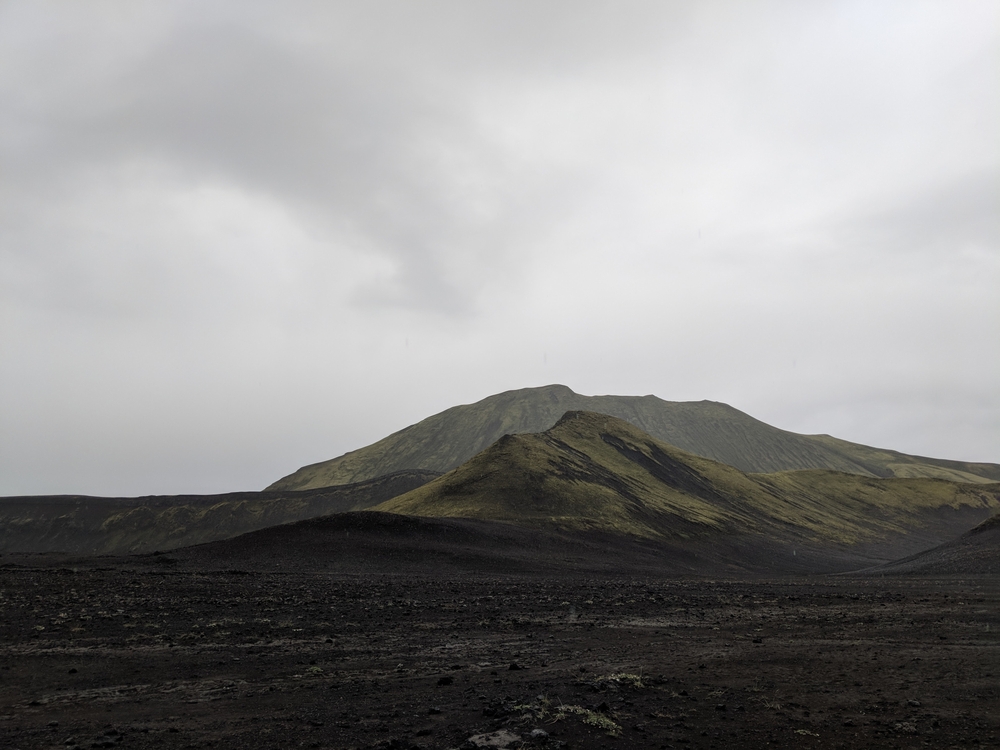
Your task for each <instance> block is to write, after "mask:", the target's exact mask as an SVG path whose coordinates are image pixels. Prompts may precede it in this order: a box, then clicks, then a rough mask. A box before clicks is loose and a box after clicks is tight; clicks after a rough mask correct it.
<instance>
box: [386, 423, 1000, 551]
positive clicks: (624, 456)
mask: <svg viewBox="0 0 1000 750" xmlns="http://www.w3.org/2000/svg"><path fill="white" fill-rule="evenodd" d="M998 507H1000V485H998V484H991V485H970V484H957V483H953V482H947V481H943V480H938V479H875V478H870V477H862V476H857V475H851V474H843V473H838V472H830V471H817V470H811V471H801V472H782V473H776V474H768V475H748V474H744V473H743V472H741V471H739V470H737V469H734V468H732V467H730V466H727V465H725V464H721V463H718V462H715V461H711V460H709V459H705V458H700V457H698V456H694V455H692V454H689V453H686V452H684V451H681V450H679V449H677V448H675V447H673V446H671V445H668V444H666V443H662V442H660V441H658V440H656V439H655V438H653V437H651V436H649V435H647V434H645V433H643V432H642V431H641V430H639V429H637V428H636V427H634V426H633V425H631V424H629V423H627V422H625V421H623V420H620V419H616V418H614V417H609V416H606V415H602V414H594V413H588V412H570V413H568V414H566V415H565V416H564V417H563V419H562V420H560V421H559V423H558V424H556V426H555V427H553V428H552V429H550V430H548V431H546V432H544V433H539V434H532V435H514V436H507V437H505V438H503V439H501V440H499V441H498V442H497V443H495V444H494V445H492V446H491V447H490V448H488V449H487V450H485V451H483V452H482V453H480V454H479V455H477V456H475V457H474V458H473V459H471V460H470V461H468V462H466V463H465V464H463V465H462V466H460V467H458V468H457V469H455V470H453V471H451V472H449V473H447V474H445V475H444V476H441V477H439V478H438V479H436V480H434V481H432V482H429V483H428V484H426V485H424V486H422V487H420V488H418V489H416V490H413V491H411V492H408V493H406V494H404V495H400V496H398V497H396V498H393V499H392V500H390V501H388V502H385V503H383V504H381V505H379V506H377V508H376V509H377V510H380V511H386V512H392V513H403V514H407V515H415V516H436V517H462V518H479V519H488V520H496V521H506V522H509V523H517V524H526V525H539V524H541V525H545V526H549V527H553V528H562V529H578V530H600V531H605V532H613V533H618V534H629V535H634V536H638V537H643V538H649V539H685V538H696V537H704V538H710V537H713V538H719V537H720V536H729V535H744V534H753V535H760V536H765V537H769V538H773V539H776V540H791V539H797V540H800V541H801V542H802V543H807V544H813V545H821V546H822V545H826V546H829V545H831V544H833V545H838V544H839V545H859V544H864V543H869V542H875V541H880V540H884V539H887V538H891V539H895V540H900V539H906V538H907V537H911V535H912V534H913V532H914V531H917V532H919V533H917V534H916V535H915V536H912V537H911V538H912V544H913V545H918V546H915V547H914V546H911V547H910V548H909V551H910V552H913V551H916V550H917V549H921V548H926V547H927V546H930V545H931V544H936V543H939V542H940V541H941V540H942V539H946V538H948V537H949V536H953V535H954V534H955V533H960V531H961V530H964V529H967V528H969V526H971V525H974V524H975V523H977V522H979V521H981V520H982V519H983V518H984V517H986V516H988V515H990V514H991V513H992V512H994V511H995V509H997V508H998ZM904 549H905V544H904ZM886 557H888V555H887V556H886ZM883 559H885V557H883Z"/></svg>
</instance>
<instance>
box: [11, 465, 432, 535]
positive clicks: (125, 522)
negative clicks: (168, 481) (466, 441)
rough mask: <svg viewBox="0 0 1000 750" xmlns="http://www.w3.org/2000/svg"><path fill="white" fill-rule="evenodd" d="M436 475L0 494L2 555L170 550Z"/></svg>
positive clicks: (354, 503)
mask: <svg viewBox="0 0 1000 750" xmlns="http://www.w3.org/2000/svg"><path fill="white" fill-rule="evenodd" d="M438 476H440V474H439V473H437V472H433V471H425V470H419V469H418V470H409V471H399V472H393V473H392V474H387V475H385V476H381V477H377V478H375V479H369V480H366V481H363V482H356V483H352V484H347V485H341V486H338V487H326V488H320V489H312V490H304V491H289V490H284V491H270V492H269V491H265V492H230V493H226V494H221V495H151V496H148V497H130V498H107V497H89V496H85V495H43V496H34V497H31V496H28V497H6V498H0V552H2V553H6V554H10V553H20V554H25V553H28V554H33V553H51V552H58V553H65V554H77V555H109V554H129V553H141V552H151V551H153V550H166V549H173V548H176V547H183V546H186V545H190V544H199V543H202V542H208V541H212V540H216V539H226V538H229V537H233V536H236V535H238V534H243V533H245V532H248V531H253V530H255V529H261V528H264V527H267V526H273V525H276V524H283V523H289V522H291V521H298V520H302V519H306V518H312V517H315V516H320V515H325V514H327V513H343V512H347V511H352V510H358V509H361V508H368V507H371V506H372V505H377V504H379V503H381V502H384V501H386V500H389V499H391V498H393V497H395V496H396V495H399V494H402V493H404V492H408V491H409V490H412V489H415V488H416V487H419V486H420V485H422V484H424V483H426V482H428V481H430V480H431V479H434V478H436V477H438Z"/></svg>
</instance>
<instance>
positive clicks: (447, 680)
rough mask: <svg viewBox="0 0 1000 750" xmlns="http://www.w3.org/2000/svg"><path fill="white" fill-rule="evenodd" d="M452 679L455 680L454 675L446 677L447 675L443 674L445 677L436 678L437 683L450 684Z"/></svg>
mask: <svg viewBox="0 0 1000 750" xmlns="http://www.w3.org/2000/svg"><path fill="white" fill-rule="evenodd" d="M454 681H455V678H454V677H448V676H445V677H441V678H440V679H439V680H438V685H450V684H452V683H453V682H454Z"/></svg>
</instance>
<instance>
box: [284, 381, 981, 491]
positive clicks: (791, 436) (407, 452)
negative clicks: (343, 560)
mask: <svg viewBox="0 0 1000 750" xmlns="http://www.w3.org/2000/svg"><path fill="white" fill-rule="evenodd" d="M579 410H582V411H590V412H597V413H601V414H608V415H611V416H614V417H618V418H619V419H624V420H625V421H627V422H629V423H630V424H632V425H635V426H636V427H638V428H639V429H641V430H643V431H644V432H647V433H649V434H650V435H652V436H653V437H655V438H657V439H658V440H662V441H663V442H666V443H669V444H671V445H675V446H677V447H678V448H680V449H682V450H685V451H688V452H689V453H694V454H695V455H698V456H702V457H705V458H711V459H712V460H715V461H720V462H722V463H724V464H728V465H729V466H733V467H736V468H737V469H740V470H741V471H745V472H761V473H767V472H776V471H792V470H799V469H829V470H833V471H842V472H846V473H849V474H859V475H863V476H878V477H892V476H897V477H936V478H938V479H948V480H951V481H956V482H973V483H976V482H979V483H985V482H991V481H994V482H995V481H1000V465H998V464H984V463H967V462H962V461H949V460H944V459H935V458H922V457H919V456H908V455H906V454H904V453H899V452H897V451H890V450H883V449H880V448H871V447H868V446H865V445H859V444H857V443H850V442H847V441H845V440H839V439H837V438H834V437H830V436H829V435H799V434H797V433H794V432H788V431H786V430H780V429H778V428H776V427H772V426H770V425H768V424H765V423H764V422H761V421H760V420H757V419H754V418H753V417H751V416H749V415H748V414H744V413H743V412H741V411H739V410H738V409H734V408H733V407H731V406H728V405H727V404H721V403H717V402H714V401H697V402H693V401H691V402H675V401H664V400H663V399H660V398H657V397H656V396H581V395H579V394H577V393H574V392H573V391H572V390H570V389H569V388H567V387H566V386H564V385H549V386H544V387H541V388H524V389H521V390H516V391H506V392H504V393H499V394H496V395H494V396H490V397H488V398H485V399H483V400H481V401H478V402H476V403H474V404H468V405H462V406H455V407H452V408H450V409H447V410H445V411H443V412H441V413H439V414H435V415H433V416H431V417H428V418H427V419H424V420H422V421H420V422H418V423H417V424H414V425H411V426H410V427H407V428H405V429H403V430H400V431H399V432H396V433H393V434H392V435H389V436H388V437H385V438H383V439H382V440H379V441H378V442H376V443H373V444H372V445H369V446H367V447H364V448H360V449H358V450H355V451H352V452H350V453H346V454H344V455H343V456H340V457H339V458H334V459H331V460H329V461H323V462H320V463H317V464H311V465H309V466H305V467H303V468H301V469H299V470H298V471H296V472H294V473H293V474H290V475H289V476H286V477H284V478H283V479H280V480H278V481H277V482H274V483H273V484H272V485H270V486H269V487H268V489H269V490H289V489H308V488H315V487H326V486H334V485H341V484H346V483H350V482H358V481H362V480H365V479H369V478H372V477H377V476H380V475H382V474H386V473H388V472H392V471H398V470H401V469H410V468H420V469H428V470H432V471H438V472H444V471H450V470H451V469H454V468H455V467H456V466H459V465H461V464H462V463H464V462H465V461H467V460H469V459H470V458H472V456H474V455H475V454H476V453H478V452H480V451H482V450H485V449H486V448H488V447H489V446H490V445H492V444H493V443H494V442H496V441H497V440H498V439H499V438H500V437H502V436H503V435H505V434H522V433H537V432H544V431H545V430H547V429H549V428H550V427H552V426H553V425H555V423H556V421H557V420H558V419H559V418H560V417H561V416H562V415H563V414H565V413H566V412H568V411H579Z"/></svg>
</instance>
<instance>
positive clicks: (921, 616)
mask: <svg viewBox="0 0 1000 750" xmlns="http://www.w3.org/2000/svg"><path fill="white" fill-rule="evenodd" d="M162 559H163V557H162V556H159V557H148V558H132V559H127V558H121V559H118V560H112V559H104V560H99V561H94V562H92V563H89V564H83V563H79V562H78V563H75V564H74V567H66V566H63V565H59V564H54V565H49V566H41V565H38V564H37V563H36V564H35V566H34V567H28V566H25V567H16V566H13V565H11V564H10V558H4V559H3V560H0V562H7V564H6V565H5V566H3V567H0V607H2V612H3V617H2V620H0V747H4V748H22V749H27V748H74V747H80V748H90V747H121V748H208V747H211V748H290V747H315V748H413V747H424V748H457V747H466V748H470V747H474V746H476V743H477V742H485V740H482V739H480V740H476V741H471V740H470V738H474V737H477V736H480V735H483V734H486V733H490V732H504V733H507V734H501V735H499V737H501V738H506V742H507V743H509V744H510V746H511V747H521V746H522V742H523V746H524V747H547V748H552V747H570V748H598V747H608V748H633V747H643V748H646V747H648V748H664V747H673V748H712V747H716V748H758V747H760V748H763V747H795V748H850V749H851V750H857V749H858V748H868V747H871V748H923V747H934V748H948V747H960V748H968V747H976V746H983V747H997V746H1000V700H998V698H1000V691H998V683H1000V679H998V678H1000V644H998V632H1000V580H998V579H996V578H995V577H994V578H988V577H983V578H966V579H918V578H911V577H897V578H864V579H861V578H850V577H845V576H837V577H814V578H797V579H784V580H745V581H739V580H710V579H676V578H675V579H669V578H659V579H652V578H645V579H642V578H637V577H632V578H628V579H621V578H617V579H616V578H613V577H609V576H569V575H562V576H560V575H554V574H547V575H539V576H524V575H521V576H517V575H507V576H489V575H485V574H478V575H473V574H459V573H456V574H453V575H446V576H442V577H437V578H434V577H428V576H420V575H379V574H371V575H348V574H343V573H330V572H315V571H309V570H294V569H291V570H284V571H274V570H272V571H266V570H259V571H257V572H252V571H248V570H243V571H239V570H230V571H225V570H217V571H214V572H212V571H207V570H206V569H204V568H202V569H200V570H199V569H196V568H194V567H191V566H190V565H189V564H187V563H184V562H183V561H181V562H174V563H169V562H161V560H162ZM534 730H540V732H535V736H534V737H532V736H531V733H532V732H533V731H534ZM542 733H544V734H542ZM616 733H617V735H618V736H613V735H614V734H616ZM500 744H502V743H500Z"/></svg>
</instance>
